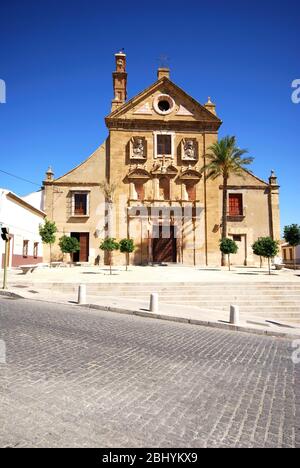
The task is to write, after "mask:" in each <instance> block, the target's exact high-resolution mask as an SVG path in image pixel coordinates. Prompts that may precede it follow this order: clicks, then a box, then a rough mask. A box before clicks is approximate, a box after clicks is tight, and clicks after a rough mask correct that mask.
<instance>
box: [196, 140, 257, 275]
mask: <svg viewBox="0 0 300 468" xmlns="http://www.w3.org/2000/svg"><path fill="white" fill-rule="evenodd" d="M208 150H209V151H210V153H208V154H207V155H206V157H207V159H208V162H207V164H205V166H203V168H202V170H201V172H205V173H206V178H207V179H212V180H215V179H217V178H218V177H222V178H223V208H222V239H225V238H226V237H227V192H228V188H227V187H228V179H229V177H230V175H238V176H240V177H244V170H245V166H247V165H249V164H251V163H252V161H253V158H251V157H248V158H243V157H242V156H243V154H245V153H247V152H248V151H247V150H246V149H241V148H238V147H237V146H236V138H235V136H226V137H225V138H222V139H221V140H220V141H217V142H216V143H214V144H213V145H211V146H210V147H209V148H208ZM224 265H225V256H224V254H222V266H224Z"/></svg>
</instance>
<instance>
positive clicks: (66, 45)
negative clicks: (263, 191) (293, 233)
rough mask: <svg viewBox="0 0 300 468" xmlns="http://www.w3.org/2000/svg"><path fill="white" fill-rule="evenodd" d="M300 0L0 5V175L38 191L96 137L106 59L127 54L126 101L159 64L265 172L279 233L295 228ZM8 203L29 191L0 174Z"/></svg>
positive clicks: (81, 0)
mask: <svg viewBox="0 0 300 468" xmlns="http://www.w3.org/2000/svg"><path fill="white" fill-rule="evenodd" d="M299 31H300V3H299V1H296V0H295V1H291V0H286V1H272V2H271V1H264V0H262V1H253V0H252V1H248V0H243V1H231V0H226V1H225V0H214V1H213V2H208V1H207V0H206V1H202V0H185V1H184V2H182V1H180V2H177V1H176V0H173V1H169V0H165V1H163V2H162V1H157V0H154V1H151V2H135V1H126V2H125V1H124V0H123V1H118V0H114V1H113V2H102V1H100V0H97V1H96V0H72V1H66V0H59V1H57V0H43V1H37V0H36V1H32V0H26V1H24V0H22V1H21V0H19V1H16V0H10V1H9V2H1V7H0V79H3V80H5V82H6V85H7V103H6V104H0V161H1V162H0V169H2V170H5V171H7V172H12V173H14V174H17V175H19V176H21V177H24V178H26V179H29V180H32V181H33V182H36V183H38V184H39V183H41V180H42V179H43V177H44V172H45V170H46V168H47V166H48V165H49V164H51V165H52V166H53V168H54V170H55V175H56V176H59V175H62V174H63V173H64V172H66V171H68V170H70V169H71V168H72V167H73V166H74V165H76V164H78V163H80V162H81V161H82V160H84V159H86V157H87V156H89V154H90V153H92V152H93V151H94V150H95V148H96V147H97V146H98V145H99V144H100V143H102V141H103V140H104V139H105V138H106V135H107V130H106V128H105V124H104V116H105V115H107V114H108V113H109V110H110V101H111V98H112V78H111V72H112V71H113V67H114V61H113V54H114V53H115V52H116V51H117V50H119V49H120V48H122V47H124V48H125V50H126V52H127V55H128V73H129V76H128V92H129V97H132V96H134V95H135V94H136V93H137V92H139V91H141V90H143V89H144V88H145V87H146V86H148V85H149V84H151V83H152V82H153V81H155V79H156V69H157V67H158V64H159V57H160V56H161V55H162V54H163V55H167V56H168V57H169V59H170V60H169V63H170V67H171V78H172V79H173V81H174V82H175V83H177V84H178V85H179V86H181V87H183V88H184V89H185V90H186V91H187V92H188V93H189V94H191V95H192V96H193V97H194V98H195V99H197V100H199V101H200V102H201V103H203V102H205V101H206V99H207V96H211V97H212V99H213V100H214V101H215V102H216V104H217V111H218V114H219V116H220V117H221V119H222V120H223V122H224V123H223V125H222V127H221V136H223V135H226V134H234V135H236V136H237V138H238V143H239V145H240V146H241V147H246V148H248V149H249V152H250V154H251V155H252V156H254V157H255V162H254V164H253V170H254V172H255V173H256V174H257V175H258V176H259V177H261V178H264V179H266V178H267V177H268V176H269V173H270V170H271V169H275V170H276V173H277V175H278V178H279V182H280V185H281V213H282V224H283V225H284V224H287V223H292V222H297V223H300V203H299V201H300V197H299V195H300V188H299V185H300V163H299V156H300V155H299V132H300V104H298V105H295V104H293V103H292V101H291V93H292V88H291V82H292V81H293V80H294V79H297V78H299V79H300V55H299V43H300V33H299ZM0 187H7V188H10V189H11V190H13V191H15V192H17V193H18V194H21V195H23V194H26V193H28V192H30V191H32V190H34V189H35V187H34V186H33V185H30V184H27V183H25V182H22V181H19V180H17V179H14V178H11V177H8V176H5V175H3V174H1V173H0Z"/></svg>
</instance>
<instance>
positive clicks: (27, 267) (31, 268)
mask: <svg viewBox="0 0 300 468" xmlns="http://www.w3.org/2000/svg"><path fill="white" fill-rule="evenodd" d="M38 267H39V266H38V265H22V266H20V267H19V268H20V269H21V270H22V272H23V275H26V274H27V273H28V272H29V271H30V273H33V272H34V270H36V269H37V268H38Z"/></svg>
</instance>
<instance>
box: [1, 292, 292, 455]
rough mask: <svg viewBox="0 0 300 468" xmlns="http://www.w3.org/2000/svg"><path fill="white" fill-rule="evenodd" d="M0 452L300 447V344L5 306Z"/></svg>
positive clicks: (76, 311) (62, 309) (55, 308)
mask: <svg viewBox="0 0 300 468" xmlns="http://www.w3.org/2000/svg"><path fill="white" fill-rule="evenodd" d="M0 339H1V340H4V342H5V344H6V364H0V375H1V378H0V385H1V387H0V400H1V411H0V427H1V431H0V446H1V447H73V446H74V447H81V446H82V447H132V446H133V447H146V446H147V447H223V446H224V447H253V446H255V447H300V364H299V365H295V364H293V361H292V359H291V356H292V352H293V349H292V343H291V342H290V341H288V340H282V339H278V338H271V337H263V336H262V337H261V336H256V335H248V334H246V333H234V332H230V331H224V330H217V329H212V328H203V327H201V326H193V325H186V324H180V323H171V322H162V321H159V320H155V319H153V320H147V319H144V318H142V317H134V316H127V315H118V314H112V313H108V312H102V311H88V310H87V309H85V308H76V307H75V306H71V305H69V306H66V305H59V304H49V303H48V304H47V303H43V302H33V301H28V300H24V299H15V298H13V299H10V298H4V297H1V298H0Z"/></svg>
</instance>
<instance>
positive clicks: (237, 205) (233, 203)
mask: <svg viewBox="0 0 300 468" xmlns="http://www.w3.org/2000/svg"><path fill="white" fill-rule="evenodd" d="M242 215H243V195H242V194H241V193H230V194H229V216H242Z"/></svg>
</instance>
